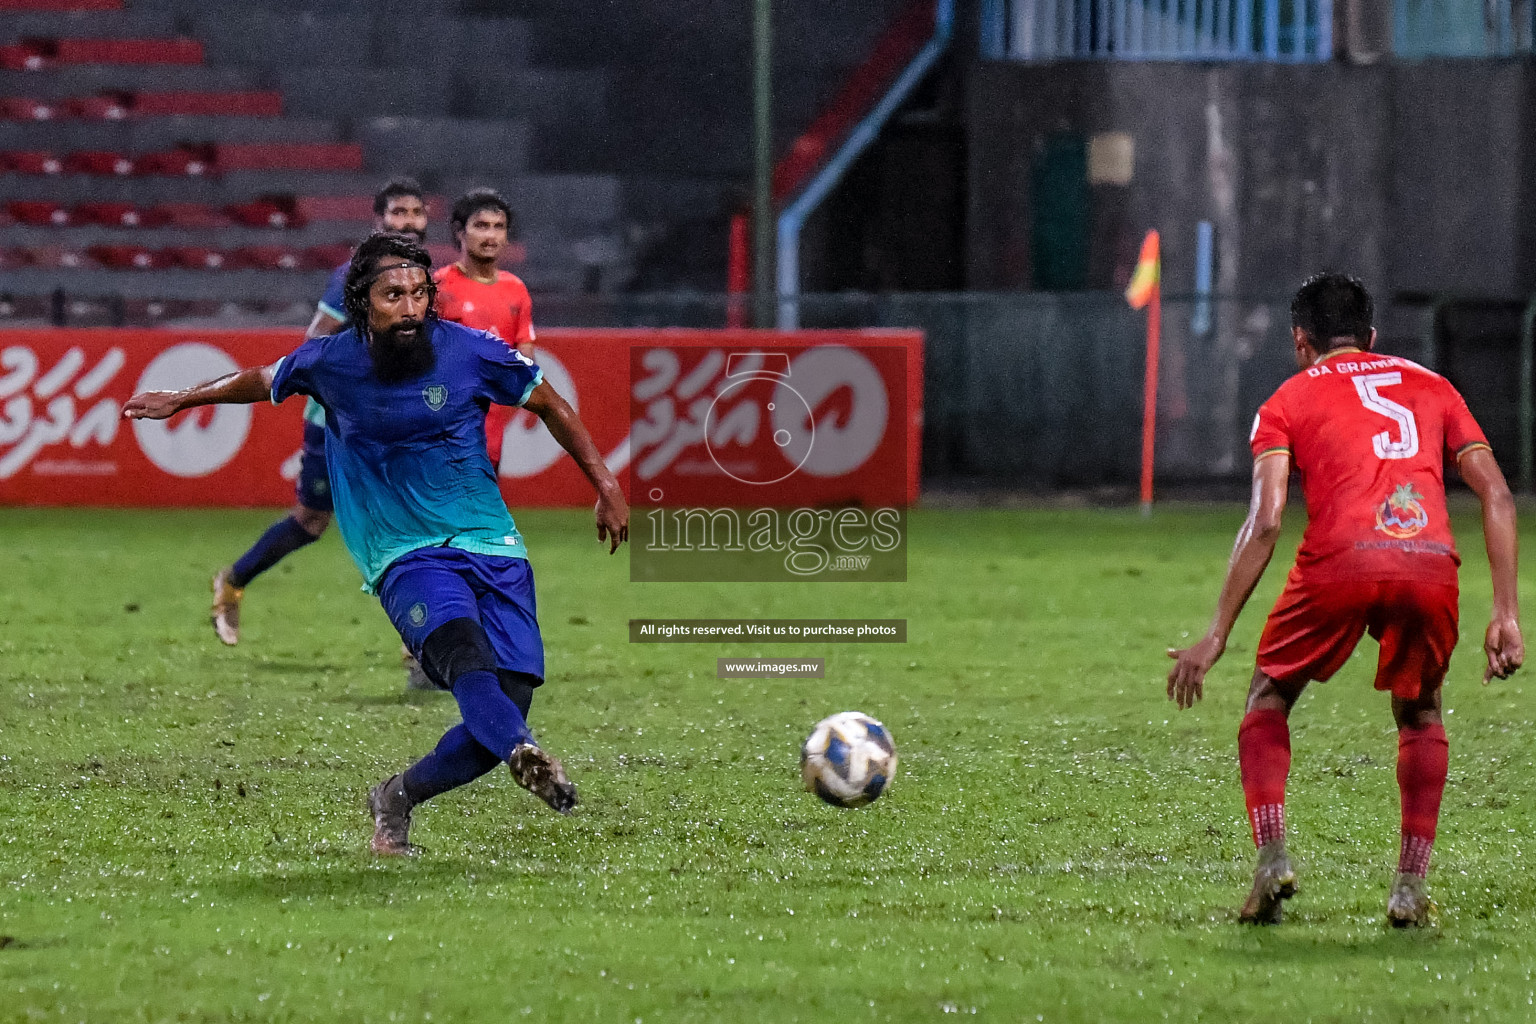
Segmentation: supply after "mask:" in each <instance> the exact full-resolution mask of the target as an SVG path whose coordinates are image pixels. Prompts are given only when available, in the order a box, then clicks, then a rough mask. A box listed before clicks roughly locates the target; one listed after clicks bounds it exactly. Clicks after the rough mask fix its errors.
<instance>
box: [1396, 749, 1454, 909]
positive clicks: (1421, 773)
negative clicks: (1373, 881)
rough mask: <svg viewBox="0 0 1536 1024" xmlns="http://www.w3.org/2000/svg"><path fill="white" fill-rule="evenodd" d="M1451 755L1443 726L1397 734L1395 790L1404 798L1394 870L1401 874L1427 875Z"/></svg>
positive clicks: (1421, 876)
mask: <svg viewBox="0 0 1536 1024" xmlns="http://www.w3.org/2000/svg"><path fill="white" fill-rule="evenodd" d="M1450 755H1451V745H1450V743H1448V742H1447V741H1446V738H1445V726H1443V725H1439V724H1436V725H1427V726H1425V727H1423V728H1422V729H1399V730H1398V732H1397V788H1398V791H1399V792H1400V793H1401V794H1402V798H1403V845H1402V851H1401V852H1400V854H1399V855H1398V861H1397V870H1398V871H1400V872H1402V873H1403V874H1408V875H1418V876H1419V877H1420V878H1423V877H1424V876H1425V875H1427V874H1429V853H1430V850H1431V849H1433V848H1434V845H1435V826H1436V824H1437V823H1438V822H1439V820H1440V797H1441V796H1442V795H1443V794H1444V793H1445V775H1446V770H1447V768H1448V767H1449V765H1450V760H1451V756H1450Z"/></svg>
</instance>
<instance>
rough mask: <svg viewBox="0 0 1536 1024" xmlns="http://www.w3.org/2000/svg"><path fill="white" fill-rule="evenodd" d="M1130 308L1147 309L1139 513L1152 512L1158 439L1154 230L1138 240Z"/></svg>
mask: <svg viewBox="0 0 1536 1024" xmlns="http://www.w3.org/2000/svg"><path fill="white" fill-rule="evenodd" d="M1125 301H1127V302H1129V303H1130V304H1131V308H1132V309H1141V308H1143V307H1145V308H1146V310H1147V370H1146V375H1145V377H1144V378H1143V380H1144V384H1143V386H1142V395H1141V514H1142V515H1149V514H1151V512H1152V451H1153V446H1154V444H1155V441H1156V438H1157V356H1158V349H1159V347H1160V345H1161V342H1162V331H1163V288H1162V255H1161V252H1160V250H1159V239H1158V235H1157V232H1156V231H1148V232H1147V237H1146V238H1145V239H1144V240H1143V241H1142V243H1141V258H1140V259H1138V260H1137V261H1136V272H1135V273H1133V274H1132V275H1131V283H1130V285H1129V286H1128V287H1127V288H1126V289H1125Z"/></svg>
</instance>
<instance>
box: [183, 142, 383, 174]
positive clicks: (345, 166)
mask: <svg viewBox="0 0 1536 1024" xmlns="http://www.w3.org/2000/svg"><path fill="white" fill-rule="evenodd" d="M213 149H214V153H213V155H214V163H215V164H217V165H218V168H219V170H220V171H275V170H304V171H360V170H362V169H363V147H362V146H359V145H358V144H357V143H355V142H255V143H233V144H222V143H221V144H219V145H216V146H214V148H213Z"/></svg>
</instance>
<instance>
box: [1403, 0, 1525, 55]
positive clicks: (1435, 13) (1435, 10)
mask: <svg viewBox="0 0 1536 1024" xmlns="http://www.w3.org/2000/svg"><path fill="white" fill-rule="evenodd" d="M1533 11H1536V3H1533V2H1532V0H1478V2H1475V3H1474V2H1470V0H1395V2H1394V4H1393V8H1392V16H1393V18H1392V48H1393V50H1394V51H1395V52H1396V54H1397V55H1398V56H1399V57H1512V56H1515V55H1518V54H1524V53H1530V52H1531V40H1532V35H1533V31H1532V14H1533Z"/></svg>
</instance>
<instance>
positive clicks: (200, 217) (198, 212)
mask: <svg viewBox="0 0 1536 1024" xmlns="http://www.w3.org/2000/svg"><path fill="white" fill-rule="evenodd" d="M145 215H146V216H147V217H150V218H152V219H153V221H154V223H156V224H166V225H170V226H171V227H177V228H218V227H223V226H224V225H226V224H228V223H229V221H228V219H227V218H226V217H225V216H224V214H223V213H221V212H219V210H217V209H216V208H214V207H212V206H209V205H208V204H206V203H161V204H160V205H159V206H155V207H152V208H151V209H149V210H148V211H146V214H145Z"/></svg>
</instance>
